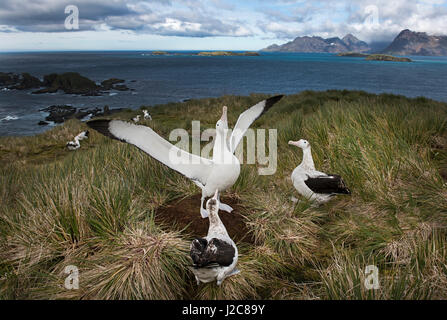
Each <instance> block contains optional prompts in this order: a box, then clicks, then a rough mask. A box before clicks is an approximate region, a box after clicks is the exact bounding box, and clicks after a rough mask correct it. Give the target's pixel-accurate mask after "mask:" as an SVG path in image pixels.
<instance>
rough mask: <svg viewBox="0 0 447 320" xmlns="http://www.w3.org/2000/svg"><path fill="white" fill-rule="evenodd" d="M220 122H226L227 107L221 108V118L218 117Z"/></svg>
mask: <svg viewBox="0 0 447 320" xmlns="http://www.w3.org/2000/svg"><path fill="white" fill-rule="evenodd" d="M220 120H222V121H225V122H227V106H224V107H223V108H222V117H220Z"/></svg>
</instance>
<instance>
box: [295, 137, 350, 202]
mask: <svg viewBox="0 0 447 320" xmlns="http://www.w3.org/2000/svg"><path fill="white" fill-rule="evenodd" d="M289 144H290V145H294V146H297V147H299V148H301V149H303V160H302V162H301V164H300V165H299V166H298V167H296V168H295V170H293V172H292V176H291V177H292V182H293V186H294V187H295V189H296V190H297V191H298V192H299V193H300V194H301V195H302V196H304V197H305V198H307V199H309V200H310V201H313V202H314V203H316V204H323V203H325V202H328V201H329V200H330V199H331V198H332V197H333V196H335V195H337V194H351V191H349V189H348V188H347V187H346V185H345V182H344V181H343V179H342V178H341V177H340V176H339V175H328V174H326V173H323V172H320V171H317V170H315V165H314V160H313V158H312V152H311V148H310V143H309V142H308V141H307V140H304V139H301V140H299V141H289Z"/></svg>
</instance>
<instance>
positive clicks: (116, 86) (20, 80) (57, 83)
mask: <svg viewBox="0 0 447 320" xmlns="http://www.w3.org/2000/svg"><path fill="white" fill-rule="evenodd" d="M124 82H125V80H122V79H117V78H111V79H107V80H104V81H102V82H101V83H100V84H99V85H98V84H96V82H94V81H93V80H90V79H89V78H87V77H84V76H82V75H80V74H79V73H77V72H65V73H61V74H57V73H51V74H47V75H45V76H44V77H43V80H42V81H41V80H40V79H38V78H37V77H34V76H32V75H30V74H29V73H26V72H25V73H21V74H15V73H12V72H0V90H4V89H6V90H29V89H38V90H35V91H33V92H32V94H42V93H56V92H58V91H62V92H64V93H66V94H80V95H84V96H100V95H102V94H104V93H108V91H110V90H118V91H128V90H132V89H130V88H128V87H127V86H126V85H125V84H124Z"/></svg>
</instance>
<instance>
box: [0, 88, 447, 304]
mask: <svg viewBox="0 0 447 320" xmlns="http://www.w3.org/2000/svg"><path fill="white" fill-rule="evenodd" d="M266 97H267V96H266V95H251V96H249V97H236V96H224V97H221V98H217V99H202V100H191V101H188V102H185V103H178V104H168V105H163V106H157V107H154V108H152V109H151V114H152V117H153V121H147V122H144V121H143V123H144V124H146V125H149V126H151V127H153V128H154V130H155V131H157V132H158V133H160V134H162V135H163V136H164V137H165V138H167V137H168V135H169V133H170V132H171V130H172V129H175V128H185V129H187V130H188V131H190V130H191V121H192V120H200V121H201V126H202V130H203V129H205V128H213V127H214V125H215V122H216V120H217V119H219V117H220V114H221V108H222V106H223V105H227V106H228V107H229V108H228V109H229V122H230V127H232V126H233V125H234V124H235V122H236V120H237V116H238V115H239V114H240V112H241V111H243V110H244V109H246V108H247V107H249V106H251V105H253V104H254V103H256V102H258V101H260V100H262V99H264V98H266ZM136 113H137V112H136V111H133V112H124V113H121V114H117V115H114V117H116V118H121V119H126V120H128V119H130V118H132V116H134V115H135V114H136ZM179 119H180V120H179ZM253 127H255V128H276V129H278V169H277V171H276V173H275V175H273V176H259V175H258V173H257V168H256V165H243V166H242V170H241V175H240V177H239V180H238V181H237V183H236V184H235V185H234V186H233V188H232V189H231V190H228V191H227V192H226V193H224V194H223V196H222V197H223V202H226V203H230V204H232V205H233V206H234V207H235V211H234V213H232V214H231V215H229V216H227V217H226V218H225V219H226V220H225V221H227V222H226V223H227V225H228V229H229V232H230V235H235V233H236V232H237V230H241V228H242V227H243V230H247V232H248V233H249V237H239V238H238V237H236V238H237V244H238V247H239V252H240V257H239V269H241V271H242V272H241V273H240V274H239V275H237V276H234V277H231V278H228V279H227V280H225V281H224V282H223V284H222V286H221V287H217V286H216V285H215V283H212V284H206V285H200V286H197V285H196V284H195V280H194V277H193V275H192V273H191V272H190V271H189V270H188V268H187V266H188V265H189V264H190V258H189V243H190V241H191V239H192V238H193V237H195V236H204V235H205V234H197V233H198V232H203V230H202V231H199V229H198V228H199V227H194V226H198V225H203V224H207V221H206V220H201V221H199V222H197V221H196V220H194V222H191V225H188V221H183V222H182V221H181V220H182V219H177V220H175V219H174V218H173V217H175V213H176V212H177V209H176V208H178V213H179V214H182V215H183V214H184V215H187V214H190V215H191V217H194V218H191V219H199V220H200V219H201V218H200V215H199V202H198V200H197V194H199V193H200V190H199V189H198V188H197V187H196V186H195V185H194V184H193V183H191V182H190V181H189V180H187V179H186V178H184V177H182V176H181V175H180V174H177V173H176V172H174V171H172V170H170V169H168V168H167V167H165V166H164V165H161V164H160V163H158V162H157V161H155V160H153V159H151V158H150V157H148V156H147V155H145V154H144V153H142V152H141V151H139V150H138V149H137V148H135V147H133V146H130V145H126V144H123V143H120V142H118V141H115V140H111V139H108V138H106V137H103V136H101V135H100V134H98V133H96V132H91V135H90V138H89V139H88V140H84V141H82V142H81V148H80V149H79V150H77V151H75V152H71V151H68V150H66V149H65V147H64V146H65V143H66V141H68V140H71V139H72V138H73V136H74V135H76V134H77V133H79V132H80V131H81V130H84V129H86V126H85V124H83V123H81V122H79V121H77V120H70V121H69V122H67V123H65V124H64V125H62V126H58V127H56V128H54V129H51V130H50V131H47V132H45V133H43V134H41V135H38V136H35V137H20V138H0V298H2V299H18V298H21V299H23V298H29V299H39V298H43V299H110V298H111V299H174V298H177V299H184V298H187V299H258V298H260V299H419V298H425V299H447V240H446V229H445V227H446V223H447V184H446V181H445V179H446V177H447V174H446V172H447V104H443V103H439V102H435V101H432V100H428V99H425V98H417V99H407V98H405V97H401V96H393V95H378V96H377V95H373V94H367V93H364V92H352V91H328V92H318V93H317V92H303V93H301V94H298V95H291V96H287V97H285V98H283V99H282V100H281V101H280V102H279V103H278V104H277V105H275V106H274V107H273V108H272V109H271V110H269V111H268V113H267V114H266V115H264V116H263V117H262V118H260V119H258V120H257V121H256V122H255V124H254V126H253ZM300 138H305V139H307V140H309V141H310V143H311V145H312V152H313V156H314V160H315V165H316V167H317V168H318V169H319V170H321V171H326V172H330V173H337V174H340V175H341V176H343V178H344V180H345V182H346V183H347V185H348V186H349V188H350V189H351V191H352V195H351V196H349V197H338V198H336V199H334V200H333V201H331V202H330V203H328V204H326V205H324V206H321V207H319V208H313V207H311V206H310V204H309V203H306V202H305V201H301V202H300V203H299V204H298V205H294V204H293V203H292V202H291V201H290V197H291V196H292V195H294V196H297V194H296V192H295V191H294V189H293V186H292V184H291V180H290V174H291V172H292V170H293V169H294V168H295V167H296V166H297V165H298V164H299V163H300V161H301V151H300V150H299V149H297V148H296V147H292V146H289V145H288V144H287V142H288V141H289V140H291V139H293V140H297V139H300ZM222 215H224V213H222ZM183 220H185V219H183ZM200 222H201V223H200ZM370 264H373V265H376V266H377V267H378V268H379V275H380V278H379V279H380V289H378V290H366V289H365V286H364V285H363V283H364V279H365V274H364V270H365V266H367V265H370ZM67 265H76V266H77V267H78V268H79V272H80V278H79V279H80V283H79V289H78V290H67V289H65V288H64V281H65V277H66V276H67V275H66V274H65V273H64V268H65V267H66V266H67Z"/></svg>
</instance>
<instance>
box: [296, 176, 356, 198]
mask: <svg viewBox="0 0 447 320" xmlns="http://www.w3.org/2000/svg"><path fill="white" fill-rule="evenodd" d="M304 183H305V184H306V185H307V187H308V188H309V189H310V190H312V191H313V192H315V193H319V194H351V191H349V189H348V188H347V187H346V184H345V182H344V181H343V179H342V178H341V177H340V176H339V175H322V176H316V177H309V178H308V179H307V180H304Z"/></svg>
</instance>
